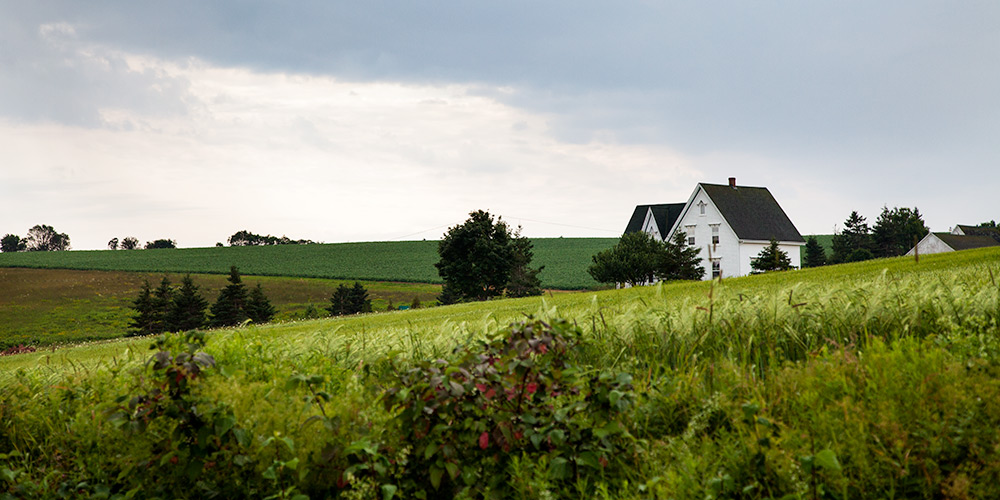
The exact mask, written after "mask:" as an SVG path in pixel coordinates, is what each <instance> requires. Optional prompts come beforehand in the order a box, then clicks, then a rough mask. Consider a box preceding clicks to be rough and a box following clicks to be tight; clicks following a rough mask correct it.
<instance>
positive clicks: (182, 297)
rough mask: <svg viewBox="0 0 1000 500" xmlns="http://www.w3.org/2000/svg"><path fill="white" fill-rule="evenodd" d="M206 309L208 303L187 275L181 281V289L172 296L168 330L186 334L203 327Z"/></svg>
mask: <svg viewBox="0 0 1000 500" xmlns="http://www.w3.org/2000/svg"><path fill="white" fill-rule="evenodd" d="M207 308H208V301H206V300H205V299H204V298H202V296H201V294H200V293H198V286H197V285H195V284H194V281H193V280H192V279H191V275H190V274H189V275H187V276H185V277H184V279H183V280H181V287H180V289H178V290H177V293H176V294H175V295H174V304H173V308H172V309H171V311H170V319H169V321H168V323H169V324H170V330H171V331H175V332H186V331H188V330H195V329H198V328H202V327H203V326H205V323H206V317H205V310H206V309H207Z"/></svg>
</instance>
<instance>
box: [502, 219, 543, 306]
mask: <svg viewBox="0 0 1000 500" xmlns="http://www.w3.org/2000/svg"><path fill="white" fill-rule="evenodd" d="M532 246H533V245H532V244H531V240H529V239H528V238H525V237H523V236H521V228H520V227H518V228H517V232H516V233H514V240H513V247H514V256H513V257H514V258H513V267H512V268H511V270H510V281H508V282H507V287H506V291H505V292H504V293H505V295H506V296H507V297H532V296H535V295H541V294H542V280H541V279H540V278H539V277H538V273H540V272H542V269H544V268H545V266H542V267H539V268H538V269H533V268H532V267H531V259H532V258H533V257H534V252H533V251H532Z"/></svg>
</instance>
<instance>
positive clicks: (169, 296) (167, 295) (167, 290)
mask: <svg viewBox="0 0 1000 500" xmlns="http://www.w3.org/2000/svg"><path fill="white" fill-rule="evenodd" d="M152 302H153V305H152V308H153V325H152V327H153V332H152V333H163V332H169V331H174V330H173V329H172V328H171V324H170V313H171V310H172V309H173V307H174V289H173V287H171V286H170V279H168V278H167V277H166V276H164V277H163V279H162V280H160V286H158V287H156V290H153V298H152Z"/></svg>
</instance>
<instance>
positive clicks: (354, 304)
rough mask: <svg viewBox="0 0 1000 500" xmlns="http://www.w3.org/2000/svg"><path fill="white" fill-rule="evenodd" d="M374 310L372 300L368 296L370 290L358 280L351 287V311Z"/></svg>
mask: <svg viewBox="0 0 1000 500" xmlns="http://www.w3.org/2000/svg"><path fill="white" fill-rule="evenodd" d="M365 312H372V301H371V300H370V299H369V298H368V290H367V289H366V288H365V287H364V286H363V285H362V284H361V283H360V282H358V281H355V282H354V287H353V288H351V313H352V314H357V313H365Z"/></svg>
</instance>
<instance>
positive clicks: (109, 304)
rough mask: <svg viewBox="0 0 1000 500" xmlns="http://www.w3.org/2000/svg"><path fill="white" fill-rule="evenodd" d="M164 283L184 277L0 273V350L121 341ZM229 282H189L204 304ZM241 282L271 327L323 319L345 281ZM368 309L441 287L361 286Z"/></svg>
mask: <svg viewBox="0 0 1000 500" xmlns="http://www.w3.org/2000/svg"><path fill="white" fill-rule="evenodd" d="M164 276H166V277H167V279H169V280H170V281H171V283H172V284H173V285H174V286H178V285H179V284H180V281H181V279H182V278H183V275H178V274H162V273H159V274H158V273H135V272H121V271H79V270H71V269H70V270H68V269H30V268H0V351H3V350H4V349H6V348H9V347H12V346H17V345H21V344H24V345H34V346H50V345H53V344H55V345H58V344H67V343H79V342H81V341H90V340H102V339H113V338H118V337H122V336H124V335H125V334H126V333H127V332H128V328H129V327H128V325H129V323H130V322H131V320H132V316H133V315H134V311H133V309H132V303H133V301H134V300H135V298H136V297H138V296H139V293H140V291H141V288H142V285H143V281H146V280H148V281H149V282H150V284H151V285H152V286H153V287H156V286H157V285H158V284H159V283H160V280H161V279H162V278H163V277H164ZM226 279H227V276H223V275H214V274H195V275H192V281H194V283H195V285H197V286H198V287H199V289H200V293H201V295H202V297H204V298H205V299H206V300H207V301H208V302H209V303H210V304H211V303H212V302H213V301H214V300H215V299H216V298H217V297H218V295H219V291H220V290H221V289H222V288H223V287H225V286H226V285H227V284H228V282H227V281H226ZM244 283H246V285H247V286H248V287H251V288H252V287H254V286H256V285H257V284H258V283H260V284H261V286H262V287H263V289H264V293H265V294H266V295H267V297H268V299H269V300H270V301H271V304H272V305H273V306H274V307H275V309H276V310H277V312H276V314H275V317H274V321H278V322H283V321H293V320H298V319H303V318H305V317H307V316H309V315H310V313H309V308H310V306H312V309H313V311H314V312H313V313H311V314H312V315H316V314H323V315H325V314H326V311H325V310H324V308H326V307H328V306H329V303H330V296H331V295H333V291H334V290H335V289H336V287H337V286H338V285H340V284H342V283H347V284H348V285H350V284H351V283H352V282H345V281H340V280H331V279H318V278H283V277H272V276H264V277H260V276H257V277H247V278H245V279H244ZM362 284H363V285H364V286H365V288H366V289H367V290H368V296H369V298H370V299H371V300H372V307H373V309H374V310H385V309H386V307H387V306H388V305H389V304H390V303H391V304H392V305H393V307H399V306H403V305H409V304H410V303H412V302H413V299H418V300H419V301H420V302H421V304H423V305H424V306H428V305H432V304H433V303H434V301H435V300H436V298H437V295H438V294H440V292H441V287H440V286H439V285H433V284H427V283H403V282H363V283H362Z"/></svg>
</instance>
